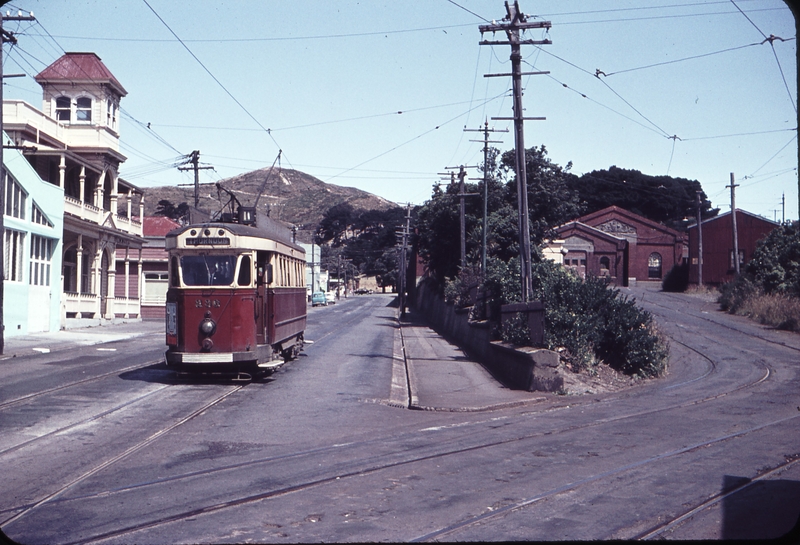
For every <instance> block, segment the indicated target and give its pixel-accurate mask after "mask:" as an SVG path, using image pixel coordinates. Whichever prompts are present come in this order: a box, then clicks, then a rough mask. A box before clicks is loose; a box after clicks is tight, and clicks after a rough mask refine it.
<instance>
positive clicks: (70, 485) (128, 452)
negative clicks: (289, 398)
mask: <svg viewBox="0 0 800 545" xmlns="http://www.w3.org/2000/svg"><path fill="white" fill-rule="evenodd" d="M244 387H245V385H236V386H232V387H229V388H228V389H226V391H225V392H223V393H222V394H219V395H217V396H215V397H214V398H213V399H212V400H211V401H209V402H207V403H205V404H203V405H202V406H201V407H200V408H198V409H195V410H193V411H192V412H191V413H189V414H188V415H186V416H184V417H183V418H181V419H179V420H177V421H175V422H172V423H171V424H169V425H167V426H164V427H162V428H160V429H158V430H157V431H156V432H153V433H151V434H150V435H149V436H148V437H147V438H146V439H144V440H142V441H138V442H137V443H135V444H134V445H132V446H130V447H128V448H127V449H125V450H124V451H123V452H121V453H119V454H117V455H115V456H113V457H111V458H108V459H106V460H105V461H103V462H101V463H99V464H96V465H94V466H93V467H92V468H91V469H89V470H87V471H85V472H83V473H82V474H80V475H79V476H77V477H75V478H73V479H72V480H70V481H69V482H67V483H66V484H65V485H63V486H61V487H59V488H58V489H56V490H55V491H53V492H51V493H49V494H47V495H46V496H44V497H42V498H40V499H38V500H37V501H35V502H34V503H32V504H31V505H28V506H26V507H24V508H22V509H20V510H19V511H18V512H17V513H15V514H14V515H13V516H11V517H10V518H8V519H6V520H4V521H3V522H2V523H0V527H6V526H8V525H10V524H12V523H14V522H16V521H18V520H19V519H21V518H23V517H24V516H26V515H27V514H28V513H30V512H32V511H33V510H35V509H38V508H40V507H42V506H43V505H45V504H47V503H50V502H52V501H53V500H55V499H56V498H58V497H59V496H61V495H62V494H64V493H65V492H66V491H68V490H70V489H72V488H73V487H74V486H76V485H78V484H79V483H81V482H83V481H86V480H87V479H88V478H89V477H91V476H93V475H95V474H97V473H99V472H100V471H102V470H104V469H106V468H108V467H110V466H112V465H114V464H116V463H117V462H119V461H121V460H123V459H125V458H127V457H128V456H130V455H131V454H133V453H134V452H136V451H138V450H141V449H142V448H144V447H146V446H148V445H150V444H152V443H153V442H155V441H156V440H158V439H159V438H160V437H162V436H163V435H165V434H167V433H169V432H171V431H172V430H174V429H175V428H177V427H179V426H181V425H183V424H185V423H186V422H189V421H190V420H192V419H194V418H196V417H197V416H199V415H201V414H203V413H204V412H205V411H207V410H208V409H210V408H211V407H213V406H215V405H217V404H218V403H220V402H222V401H223V400H224V399H225V398H227V397H228V396H230V395H232V394H234V393H236V392H238V391H239V390H241V389H242V388H244Z"/></svg>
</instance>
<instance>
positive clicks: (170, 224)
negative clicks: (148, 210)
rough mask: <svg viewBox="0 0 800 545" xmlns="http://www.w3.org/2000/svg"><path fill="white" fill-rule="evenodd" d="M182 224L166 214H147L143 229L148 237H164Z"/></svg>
mask: <svg viewBox="0 0 800 545" xmlns="http://www.w3.org/2000/svg"><path fill="white" fill-rule="evenodd" d="M180 226H181V224H180V223H178V222H177V221H175V220H173V219H170V218H167V217H164V216H145V217H144V223H143V224H142V229H143V230H144V236H146V237H163V236H165V235H166V234H167V233H169V232H170V231H172V230H173V229H177V228H178V227H180Z"/></svg>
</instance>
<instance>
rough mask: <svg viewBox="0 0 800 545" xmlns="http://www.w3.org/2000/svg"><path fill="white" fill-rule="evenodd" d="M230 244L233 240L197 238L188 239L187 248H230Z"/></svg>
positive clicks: (225, 238)
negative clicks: (222, 246) (221, 246)
mask: <svg viewBox="0 0 800 545" xmlns="http://www.w3.org/2000/svg"><path fill="white" fill-rule="evenodd" d="M230 244H231V239H229V238H228V237H197V238H187V239H186V245H187V246H215V245H216V246H219V245H224V246H230Z"/></svg>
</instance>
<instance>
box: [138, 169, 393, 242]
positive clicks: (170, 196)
mask: <svg viewBox="0 0 800 545" xmlns="http://www.w3.org/2000/svg"><path fill="white" fill-rule="evenodd" d="M269 172H270V169H269V167H267V168H263V169H259V170H254V171H252V172H247V173H245V174H240V175H238V176H234V177H232V178H226V179H225V180H222V181H221V182H219V183H220V185H221V186H222V187H224V188H225V189H228V190H229V191H232V192H233V193H234V194H235V195H236V198H237V199H239V201H240V202H241V203H242V204H243V205H245V206H252V205H253V204H254V203H255V200H256V195H257V193H258V190H259V189H260V188H261V186H262V184H264V180H265V179H266V178H267V176H269ZM163 199H166V200H168V201H170V202H171V203H173V204H174V205H176V206H177V205H179V204H180V203H182V202H186V203H188V204H189V205H192V204H193V203H194V187H192V186H181V187H174V186H163V187H150V188H147V189H146V196H145V212H144V213H145V215H146V216H152V215H154V214H155V211H156V208H157V206H158V202H159V201H160V200H163ZM228 199H229V197H228V195H227V194H226V193H225V192H224V191H223V192H218V191H217V188H216V185H215V184H208V183H206V184H200V204H199V206H198V207H199V208H200V209H201V210H205V211H207V212H211V213H214V212H217V211H218V210H219V209H220V208H221V206H222V205H224V204H226V203H227V202H228ZM343 202H348V203H350V205H352V206H353V208H355V209H357V210H386V209H388V208H393V207H396V206H398V205H397V204H395V203H393V202H390V201H388V200H386V199H384V198H382V197H378V196H377V195H373V194H372V193H367V192H366V191H362V190H360V189H356V188H353V187H342V186H338V185H333V184H328V183H325V182H323V181H322V180H319V179H317V178H315V177H314V176H311V175H309V174H306V173H304V172H300V171H298V170H291V169H282V170H280V171H277V169H276V170H275V171H273V174H272V175H271V176H269V180H267V182H266V184H265V186H264V190H263V193H262V195H261V198H260V199H259V201H258V209H259V210H261V211H265V212H268V213H269V215H270V217H272V218H273V219H278V220H281V221H282V222H285V223H287V224H289V225H296V226H297V227H298V229H299V230H298V233H297V238H298V241H300V242H305V243H309V242H311V236H312V234H313V232H314V230H315V229H316V228H317V226H318V225H319V222H320V221H321V220H322V217H323V215H324V214H325V212H326V211H327V210H328V209H329V208H331V207H332V206H335V205H337V204H340V203H343Z"/></svg>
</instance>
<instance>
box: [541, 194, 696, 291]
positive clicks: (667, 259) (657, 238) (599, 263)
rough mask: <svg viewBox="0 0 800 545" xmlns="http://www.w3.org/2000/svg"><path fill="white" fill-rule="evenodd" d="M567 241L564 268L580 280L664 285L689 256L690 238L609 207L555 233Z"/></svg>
mask: <svg viewBox="0 0 800 545" xmlns="http://www.w3.org/2000/svg"><path fill="white" fill-rule="evenodd" d="M556 233H557V236H558V238H559V239H563V240H564V244H563V247H564V249H565V250H566V254H565V255H564V265H565V266H567V267H570V268H573V269H575V270H576V271H577V272H578V274H580V275H581V276H585V275H587V274H588V275H591V276H606V277H609V278H610V280H611V282H612V283H614V284H616V285H618V286H628V285H630V284H635V283H636V282H643V281H645V282H646V281H651V282H661V280H662V279H663V278H664V275H665V274H667V272H669V270H670V269H671V268H672V266H673V265H675V264H679V263H682V262H683V259H684V257H685V256H686V239H685V235H683V234H681V233H679V232H678V231H675V230H674V229H670V228H669V227H665V226H664V225H661V224H660V223H658V222H655V221H652V220H649V219H647V218H645V217H642V216H639V215H638V214H634V213H633V212H629V211H628V210H624V209H622V208H619V207H617V206H610V207H608V208H604V209H603V210H599V211H597V212H593V213H591V214H587V215H585V216H582V217H580V218H578V219H576V220H575V221H572V222H570V223H567V224H565V225H562V226H561V227H558V228H557V229H556Z"/></svg>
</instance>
